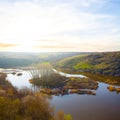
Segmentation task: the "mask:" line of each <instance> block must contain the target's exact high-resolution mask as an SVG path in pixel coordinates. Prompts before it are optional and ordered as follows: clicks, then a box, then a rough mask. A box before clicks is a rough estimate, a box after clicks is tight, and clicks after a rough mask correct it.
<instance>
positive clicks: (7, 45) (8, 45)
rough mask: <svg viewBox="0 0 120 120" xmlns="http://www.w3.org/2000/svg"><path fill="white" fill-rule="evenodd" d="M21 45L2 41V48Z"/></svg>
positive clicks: (0, 45)
mask: <svg viewBox="0 0 120 120" xmlns="http://www.w3.org/2000/svg"><path fill="white" fill-rule="evenodd" d="M16 46H19V45H18V44H9V43H0V48H11V47H16Z"/></svg>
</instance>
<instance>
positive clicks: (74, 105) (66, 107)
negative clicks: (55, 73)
mask: <svg viewBox="0 0 120 120" xmlns="http://www.w3.org/2000/svg"><path fill="white" fill-rule="evenodd" d="M11 73H12V72H11ZM11 73H10V72H8V75H7V80H9V81H10V82H11V83H12V84H13V86H16V87H17V88H22V87H28V88H32V85H31V84H30V83H29V79H30V78H31V76H30V73H29V72H27V71H19V70H17V72H16V74H15V75H13V74H11ZM17 73H22V75H21V76H17ZM60 74H65V73H63V72H60ZM67 75H68V77H70V75H72V74H67ZM73 76H74V77H75V76H76V77H84V76H82V75H73ZM107 86H108V84H105V83H101V82H99V88H98V89H97V90H96V95H95V96H93V95H78V94H69V95H64V96H53V97H52V99H50V103H51V105H52V106H54V108H55V112H57V111H59V110H63V111H64V112H65V113H66V114H71V115H72V117H73V120H120V94H117V93H116V92H110V91H108V89H107Z"/></svg>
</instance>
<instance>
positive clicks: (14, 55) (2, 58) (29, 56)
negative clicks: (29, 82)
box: [0, 52, 84, 68]
mask: <svg viewBox="0 0 120 120" xmlns="http://www.w3.org/2000/svg"><path fill="white" fill-rule="evenodd" d="M78 54H84V53H79V52H48V53H23V52H0V68H11V67H12V68H14V67H21V66H30V65H33V64H38V63H41V62H50V63H55V62H56V61H59V60H61V59H64V58H66V57H70V56H76V55H78Z"/></svg>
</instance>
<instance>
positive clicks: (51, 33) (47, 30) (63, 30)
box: [0, 0, 120, 51]
mask: <svg viewBox="0 0 120 120" xmlns="http://www.w3.org/2000/svg"><path fill="white" fill-rule="evenodd" d="M11 1H12V2H11ZM108 1H109V0H101V1H100V0H60V1H57V0H24V1H23V0H22V1H21V0H10V1H8V0H7V2H1V3H0V21H1V22H0V41H3V40H4V42H5V43H11V44H20V45H21V47H20V48H18V50H19V49H21V48H22V47H24V48H25V46H27V47H29V49H28V50H30V47H32V46H36V47H32V48H36V49H38V48H39V47H41V48H42V49H43V48H46V49H50V47H51V48H52V49H53V48H54V50H55V49H59V50H61V49H63V48H65V50H66V49H67V50H68V49H69V50H73V51H74V50H76V51H82V50H84V51H85V50H88V48H89V49H91V50H93V49H94V50H96V49H97V48H98V46H99V45H101V48H99V50H101V49H102V48H103V47H106V48H105V49H109V47H107V46H104V45H103V44H101V40H103V39H104V42H103V43H104V44H107V43H109V41H114V42H112V46H113V47H114V48H115V47H116V43H117V41H118V39H119V38H120V36H119V31H120V27H119V25H118V24H116V21H117V19H118V17H117V16H114V15H112V14H105V13H104V12H93V11H97V10H98V11H99V10H101V9H99V7H100V8H101V7H103V6H105V5H107V2H108ZM103 4H104V5H103ZM93 8H94V10H93ZM94 43H96V45H93V44H94ZM37 46H38V47H37ZM83 46H84V48H83ZM102 46H103V47H102ZM13 47H14V46H13ZM110 48H112V47H110ZM117 49H118V46H117Z"/></svg>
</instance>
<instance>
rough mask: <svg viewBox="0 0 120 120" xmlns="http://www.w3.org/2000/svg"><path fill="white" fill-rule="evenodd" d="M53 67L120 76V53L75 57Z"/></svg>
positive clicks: (61, 61)
mask: <svg viewBox="0 0 120 120" xmlns="http://www.w3.org/2000/svg"><path fill="white" fill-rule="evenodd" d="M54 66H55V67H56V68H61V69H66V70H70V71H74V72H88V73H95V74H102V75H111V76H120V52H103V53H92V54H82V55H77V56H73V57H68V58H65V59H62V60H60V61H58V62H57V63H56V64H54Z"/></svg>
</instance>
